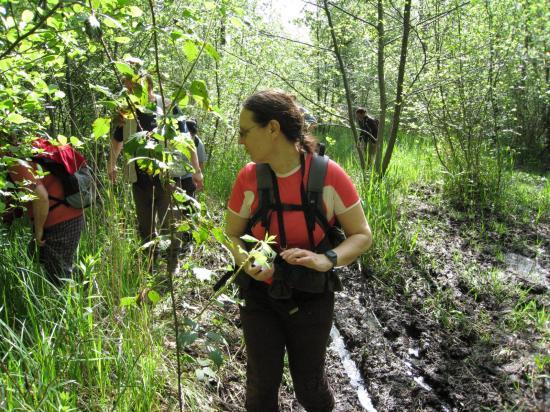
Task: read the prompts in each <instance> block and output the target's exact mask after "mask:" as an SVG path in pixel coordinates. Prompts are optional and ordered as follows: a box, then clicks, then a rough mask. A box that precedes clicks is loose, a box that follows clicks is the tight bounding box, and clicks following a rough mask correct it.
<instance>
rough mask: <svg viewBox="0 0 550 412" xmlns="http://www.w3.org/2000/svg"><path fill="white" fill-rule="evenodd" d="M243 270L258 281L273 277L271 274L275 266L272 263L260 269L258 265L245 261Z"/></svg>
mask: <svg viewBox="0 0 550 412" xmlns="http://www.w3.org/2000/svg"><path fill="white" fill-rule="evenodd" d="M244 271H245V272H246V273H247V274H248V276H250V277H251V278H252V279H255V280H257V281H259V282H264V281H266V280H268V279H271V278H272V277H273V274H274V273H275V267H274V266H273V264H272V265H271V266H270V267H269V268H267V269H262V267H261V266H260V265H254V264H251V263H247V264H246V266H245V267H244Z"/></svg>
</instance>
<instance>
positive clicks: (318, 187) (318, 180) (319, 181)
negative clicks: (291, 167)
mask: <svg viewBox="0 0 550 412" xmlns="http://www.w3.org/2000/svg"><path fill="white" fill-rule="evenodd" d="M328 161H329V157H328V156H326V155H322V156H320V155H318V154H315V153H314V154H313V156H312V158H311V164H310V165H309V176H308V180H307V202H308V208H309V210H310V211H311V212H310V213H309V216H310V217H311V219H312V222H310V223H309V226H311V227H313V225H314V219H315V218H316V219H317V220H318V222H319V223H320V224H321V227H322V228H323V230H324V231H325V232H327V230H328V229H329V224H328V221H327V218H326V216H325V212H324V210H323V188H324V185H325V177H326V175H327V169H328Z"/></svg>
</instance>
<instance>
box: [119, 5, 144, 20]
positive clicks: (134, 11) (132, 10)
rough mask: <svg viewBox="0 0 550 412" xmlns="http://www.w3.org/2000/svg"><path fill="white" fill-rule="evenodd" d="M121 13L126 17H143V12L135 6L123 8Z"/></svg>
mask: <svg viewBox="0 0 550 412" xmlns="http://www.w3.org/2000/svg"><path fill="white" fill-rule="evenodd" d="M122 11H123V13H125V14H127V15H128V16H131V17H136V18H137V17H141V16H142V15H143V11H142V10H141V9H140V8H139V7H137V6H128V7H125V8H124V9H123V10H122Z"/></svg>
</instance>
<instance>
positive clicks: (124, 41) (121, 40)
mask: <svg viewBox="0 0 550 412" xmlns="http://www.w3.org/2000/svg"><path fill="white" fill-rule="evenodd" d="M130 40H131V39H130V38H129V37H115V43H119V44H128V43H130Z"/></svg>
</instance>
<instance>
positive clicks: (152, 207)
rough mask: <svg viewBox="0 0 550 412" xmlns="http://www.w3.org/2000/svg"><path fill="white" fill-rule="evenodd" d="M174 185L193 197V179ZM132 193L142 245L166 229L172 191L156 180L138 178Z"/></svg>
mask: <svg viewBox="0 0 550 412" xmlns="http://www.w3.org/2000/svg"><path fill="white" fill-rule="evenodd" d="M176 184H177V185H178V186H179V187H181V188H182V189H183V190H185V191H186V192H187V194H189V195H190V196H194V195H195V184H194V183H193V179H191V178H190V177H189V178H186V179H176ZM132 193H133V195H134V202H135V204H136V214H137V221H138V231H139V236H140V237H141V240H142V242H143V243H145V242H148V241H150V240H152V239H154V238H155V237H156V236H158V231H160V229H166V230H167V229H168V227H169V225H170V219H169V216H168V213H167V212H168V206H169V205H170V196H171V195H172V191H171V190H169V189H167V188H164V187H163V185H162V184H161V182H160V180H159V179H158V178H150V177H149V176H139V178H138V181H137V182H136V183H134V184H133V185H132Z"/></svg>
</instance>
